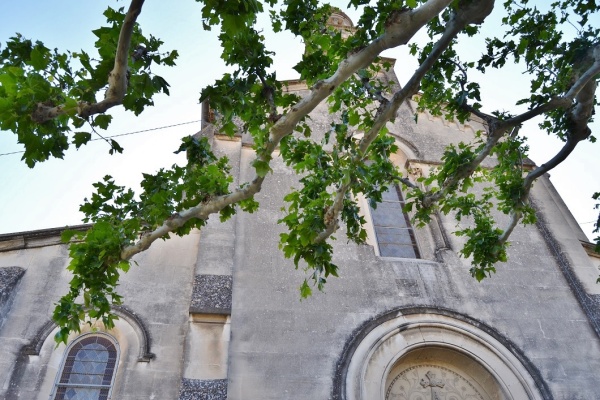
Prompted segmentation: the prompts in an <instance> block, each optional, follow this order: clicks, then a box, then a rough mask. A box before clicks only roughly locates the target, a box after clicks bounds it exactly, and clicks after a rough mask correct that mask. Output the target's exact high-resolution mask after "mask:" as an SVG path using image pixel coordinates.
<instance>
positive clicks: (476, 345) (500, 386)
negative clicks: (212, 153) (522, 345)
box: [332, 307, 552, 400]
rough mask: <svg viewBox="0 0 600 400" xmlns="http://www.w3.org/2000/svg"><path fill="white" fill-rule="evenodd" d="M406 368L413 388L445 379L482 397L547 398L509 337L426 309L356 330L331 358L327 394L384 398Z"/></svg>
mask: <svg viewBox="0 0 600 400" xmlns="http://www.w3.org/2000/svg"><path fill="white" fill-rule="evenodd" d="M406 374H412V375H411V379H412V381H411V382H413V386H415V384H419V383H421V382H423V385H424V386H423V387H416V389H415V390H417V389H418V390H420V391H422V392H426V389H427V390H439V391H444V393H446V394H447V393H449V391H450V389H451V384H449V385H448V386H445V389H443V388H442V386H444V385H446V383H447V382H450V381H452V382H455V383H456V382H462V386H461V387H464V388H465V389H464V390H468V391H470V392H471V395H473V396H475V397H474V398H481V399H482V400H488V399H514V400H520V399H552V395H551V393H550V391H549V389H548V387H547V386H546V384H545V382H544V381H543V380H542V379H541V376H540V374H539V372H538V371H537V369H536V368H535V366H534V365H533V364H531V362H530V361H529V360H528V359H527V358H526V357H525V356H524V355H523V353H522V352H521V351H520V350H519V349H518V348H517V347H516V346H515V345H514V344H512V343H511V342H510V341H509V340H508V339H506V338H504V337H503V336H502V335H500V334H499V333H498V332H496V331H495V330H494V329H492V328H491V327H489V326H487V325H485V324H483V323H481V322H479V321H476V320H473V319H471V318H469V317H466V316H464V315H461V314H458V313H455V312H453V311H450V310H444V309H433V308H427V307H414V308H408V309H401V310H396V311H392V312H388V313H386V314H383V315H381V316H379V317H376V318H374V319H372V320H370V321H368V322H366V323H365V324H364V325H363V326H362V327H361V328H359V329H358V330H357V331H356V332H355V334H353V335H352V339H351V340H350V341H349V342H348V343H347V344H346V346H345V348H344V351H343V354H342V356H341V358H340V361H339V362H338V365H337V371H336V374H335V377H334V387H333V393H332V397H333V398H334V399H344V400H367V399H368V400H384V399H386V396H387V398H390V396H389V394H390V391H393V390H400V389H398V388H399V387H400V385H398V384H397V383H398V380H399V379H400V380H401V379H403V376H405V375H406ZM444 374H445V378H444V379H443V376H444ZM426 375H427V376H426ZM449 377H451V378H452V379H451V380H449V379H448V378H449ZM406 381H407V382H408V381H409V380H408V379H406ZM435 382H439V385H437V386H436V385H435V384H434V383H435ZM430 384H431V385H430ZM394 385H396V386H395V387H394ZM440 385H441V386H440ZM432 386H433V387H432ZM404 389H405V388H404V387H403V389H402V390H404ZM413 393H414V391H413ZM477 396H479V397H477ZM424 398H428V397H424ZM449 398H450V397H449ZM454 398H456V399H461V397H458V396H457V397H454Z"/></svg>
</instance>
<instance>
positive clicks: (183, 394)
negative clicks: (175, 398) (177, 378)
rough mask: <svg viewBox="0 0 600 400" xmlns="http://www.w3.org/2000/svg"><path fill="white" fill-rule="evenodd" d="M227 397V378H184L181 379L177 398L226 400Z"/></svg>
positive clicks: (183, 399)
mask: <svg viewBox="0 0 600 400" xmlns="http://www.w3.org/2000/svg"><path fill="white" fill-rule="evenodd" d="M226 399H227V379H214V380H201V379H186V378H183V379H182V380H181V388H180V389H179V400H226Z"/></svg>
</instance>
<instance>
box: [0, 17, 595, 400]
mask: <svg viewBox="0 0 600 400" xmlns="http://www.w3.org/2000/svg"><path fill="white" fill-rule="evenodd" d="M334 17H336V16H335V15H334ZM336 18H338V19H339V23H340V24H344V23H349V22H348V21H347V20H345V19H344V18H345V16H344V15H341V14H340V15H338V16H337V17H336ZM334 21H335V19H334ZM381 79H387V80H392V81H395V80H396V78H395V76H394V74H393V72H387V73H385V74H383V75H382V76H381ZM288 90H290V91H294V92H297V93H299V94H302V93H303V92H305V91H306V90H308V89H307V88H306V86H305V85H304V84H303V83H302V82H295V81H294V82H288ZM414 107H415V105H414V104H413V103H412V102H407V103H405V104H403V105H402V107H401V109H400V111H399V113H398V115H397V118H396V119H395V122H394V123H390V124H389V125H388V128H389V130H390V134H391V135H393V136H394V138H395V139H396V142H397V144H398V146H399V148H400V151H399V152H398V154H395V155H393V159H394V162H396V164H397V165H398V166H399V167H400V168H402V169H404V170H405V171H406V172H407V173H410V174H412V177H415V176H416V175H418V174H427V172H428V170H430V169H431V168H434V167H435V166H436V165H438V164H439V160H440V159H441V155H442V153H443V150H444V148H445V147H446V146H447V145H449V144H452V143H454V144H455V143H458V142H460V141H469V140H470V139H471V138H473V136H474V134H475V132H476V131H477V130H480V129H484V127H483V125H481V124H480V123H478V122H477V121H471V122H469V123H468V124H467V125H464V124H459V123H455V122H449V121H446V120H443V119H441V118H438V117H432V116H430V115H428V114H421V115H420V116H419V118H418V121H419V122H418V124H417V123H415V120H414V118H413V115H414V113H415V108H414ZM311 117H312V123H313V124H314V127H315V129H314V130H315V131H316V130H318V129H319V127H321V128H322V129H321V130H323V129H325V130H326V129H327V127H328V126H329V120H328V113H327V110H326V105H321V106H319V108H318V109H317V110H315V111H314V112H313V114H311ZM199 135H204V136H206V137H208V138H209V139H210V141H211V143H212V145H213V148H214V150H215V152H217V153H218V154H222V155H227V157H228V158H229V159H230V162H231V165H232V171H235V174H236V180H237V181H238V182H245V181H248V180H249V179H251V178H252V176H253V173H254V169H253V168H252V166H251V162H252V160H253V150H252V148H251V146H250V144H251V143H249V139H248V138H247V137H245V136H244V135H241V136H239V137H235V138H233V139H231V138H229V137H226V136H222V135H219V134H218V132H216V129H215V127H214V126H213V125H211V124H209V123H207V124H206V125H205V126H204V127H203V129H202V131H201V132H200V133H199ZM273 164H274V165H273V172H272V173H271V174H270V175H269V176H268V178H267V179H266V181H265V183H264V185H263V190H262V192H261V193H260V194H258V195H257V196H256V199H257V200H258V201H259V202H260V204H261V207H260V210H259V211H258V212H256V213H254V214H245V213H242V212H240V213H238V214H237V215H235V216H234V217H233V218H231V219H230V220H229V221H227V222H226V223H220V222H219V221H218V219H216V218H215V220H212V219H211V220H209V223H208V226H207V227H206V228H205V229H203V230H202V231H201V232H198V231H196V232H193V233H192V234H190V235H188V236H186V237H184V238H172V239H170V240H168V241H165V242H156V243H154V244H153V245H152V246H151V248H150V249H149V250H148V251H146V252H144V253H142V254H140V255H139V256H137V257H136V258H135V259H136V261H137V263H138V264H139V265H138V266H132V268H131V270H130V271H129V272H128V273H127V274H125V275H124V276H123V277H122V280H121V284H120V286H119V291H120V293H121V294H122V295H123V296H124V304H123V306H119V307H115V308H114V313H115V314H116V315H118V316H119V320H118V321H117V323H116V326H115V328H114V329H110V330H107V329H105V328H104V327H103V326H102V325H101V324H100V323H95V324H93V325H92V326H88V325H85V326H82V332H81V333H73V334H72V335H71V337H70V338H69V342H68V344H67V345H66V346H65V345H63V344H61V345H59V346H57V345H56V343H55V342H54V333H55V332H56V330H57V327H56V325H55V324H54V323H53V322H52V320H51V315H52V310H53V308H54V303H55V302H56V301H57V300H58V299H59V298H60V296H61V295H62V294H64V293H65V292H66V291H67V288H68V282H69V280H70V276H69V273H68V271H67V270H66V266H67V264H68V249H67V246H66V245H64V244H62V243H61V242H60V232H61V229H50V230H40V231H32V232H24V233H23V232H22V233H14V234H5V235H0V398H2V399H9V400H12V399H22V400H34V399H36V400H40V399H44V400H46V399H114V400H142V399H144V400H146V399H157V400H171V399H172V400H176V399H181V400H184V399H186V400H187V399H214V400H217V399H218V400H221V399H231V400H241V399H256V400H259V399H260V400H267V399H269V400H270V399H272V400H275V399H277V400H279V399H297V400H307V399H310V400H313V399H314V400H320V399H339V400H342V399H343V400H359V399H361V400H399V399H403V400H404V399H406V400H418V399H419V400H426V399H432V400H433V399H440V400H441V399H444V400H471V399H481V400H492V399H494V400H496V399H498V400H500V399H503V400H504V399H513V400H523V399H556V400H575V399H600V390H599V389H598V388H599V386H598V383H600V376H599V375H598V372H599V371H600V285H597V284H596V283H595V282H596V279H597V278H598V274H599V269H598V267H599V265H600V257H599V256H598V255H596V254H595V253H593V251H592V248H591V245H590V244H589V243H587V238H586V237H585V235H584V234H583V232H582V231H581V229H580V228H579V226H578V225H577V223H576V221H575V220H574V218H573V216H572V215H571V213H570V212H569V210H568V209H567V207H566V206H565V204H564V203H563V202H562V200H561V199H560V196H559V195H558V193H557V192H556V191H555V189H554V188H553V186H552V184H551V183H550V181H549V179H548V177H547V176H544V177H542V178H540V179H539V181H538V182H537V183H536V184H535V186H534V188H533V190H532V194H531V198H532V204H533V205H534V207H535V209H536V212H537V216H538V222H537V224H535V225H530V226H527V227H523V226H519V227H518V228H516V229H515V231H514V233H513V236H512V244H511V246H510V249H509V261H508V262H507V263H504V264H502V265H498V266H497V273H496V274H494V275H493V276H492V277H490V278H488V279H485V280H483V281H482V282H477V281H476V280H475V279H473V278H472V277H471V276H470V275H469V272H468V271H469V267H470V265H469V261H468V260H465V259H463V258H460V257H459V256H458V254H457V251H458V249H460V248H461V246H462V244H463V242H462V239H461V238H458V237H456V236H454V235H452V232H453V231H454V230H456V221H455V220H454V219H452V217H451V216H443V215H436V217H435V218H434V219H433V221H432V222H431V223H430V224H429V225H427V226H426V227H424V228H419V229H417V228H413V227H411V226H410V216H409V215H405V214H404V213H403V212H402V202H403V198H402V192H401V190H400V188H392V189H391V190H390V191H388V192H387V193H386V196H385V198H384V202H383V203H382V205H381V206H380V207H378V208H377V209H376V210H373V209H370V208H369V207H368V206H367V203H366V202H363V204H362V212H363V214H364V216H365V218H366V220H367V221H368V230H369V241H368V244H366V245H355V244H352V243H348V242H347V241H346V240H344V238H343V237H341V236H340V237H338V240H336V241H335V242H334V248H335V250H334V254H335V263H336V264H337V265H338V266H339V267H340V278H335V279H330V280H329V281H328V283H327V285H326V288H325V292H324V293H321V292H317V291H315V293H314V294H313V296H312V297H310V298H308V299H306V300H302V301H300V295H299V292H298V290H297V288H298V286H299V285H300V283H301V282H302V280H303V279H304V275H303V272H302V271H297V270H294V268H293V264H292V262H291V261H290V260H287V259H285V258H284V257H283V254H282V253H281V252H280V251H279V250H278V240H279V234H280V233H282V232H283V228H282V227H281V226H279V225H277V220H278V219H279V218H281V211H280V210H281V207H282V206H283V205H284V203H283V200H282V199H283V196H284V195H285V194H286V190H287V189H288V188H289V187H291V186H293V185H294V184H295V183H296V182H297V179H298V178H297V176H295V175H294V173H293V171H291V170H290V169H289V168H287V167H286V166H285V165H284V164H283V162H282V161H281V160H280V159H277V158H276V159H274V161H273ZM409 176H411V175H409ZM85 228H86V227H85V226H81V227H77V228H76V229H85Z"/></svg>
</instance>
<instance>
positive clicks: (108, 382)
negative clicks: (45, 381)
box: [52, 334, 119, 400]
mask: <svg viewBox="0 0 600 400" xmlns="http://www.w3.org/2000/svg"><path fill="white" fill-rule="evenodd" d="M65 354H66V357H65V359H64V360H63V364H62V368H61V371H60V374H59V375H58V377H57V380H56V385H55V391H54V397H52V399H54V400H63V399H64V400H107V399H108V398H109V395H110V391H111V389H112V385H113V382H114V377H115V372H116V369H117V360H118V356H119V354H118V349H117V346H116V342H115V341H114V340H113V339H112V338H111V337H110V336H108V335H104V334H90V335H85V336H81V337H79V338H78V339H76V340H75V341H74V342H72V343H71V344H70V346H69V347H68V349H67V351H66V352H65Z"/></svg>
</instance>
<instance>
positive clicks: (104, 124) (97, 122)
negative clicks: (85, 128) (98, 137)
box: [93, 114, 112, 130]
mask: <svg viewBox="0 0 600 400" xmlns="http://www.w3.org/2000/svg"><path fill="white" fill-rule="evenodd" d="M111 120H112V115H108V114H100V115H97V116H96V118H94V123H93V125H94V126H97V127H99V128H101V129H105V130H106V128H108V125H109V124H110V121H111Z"/></svg>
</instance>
